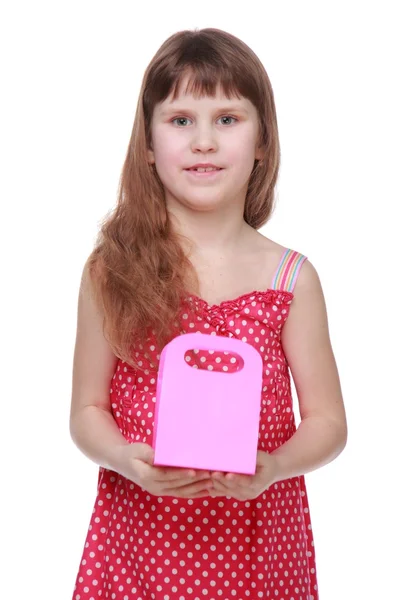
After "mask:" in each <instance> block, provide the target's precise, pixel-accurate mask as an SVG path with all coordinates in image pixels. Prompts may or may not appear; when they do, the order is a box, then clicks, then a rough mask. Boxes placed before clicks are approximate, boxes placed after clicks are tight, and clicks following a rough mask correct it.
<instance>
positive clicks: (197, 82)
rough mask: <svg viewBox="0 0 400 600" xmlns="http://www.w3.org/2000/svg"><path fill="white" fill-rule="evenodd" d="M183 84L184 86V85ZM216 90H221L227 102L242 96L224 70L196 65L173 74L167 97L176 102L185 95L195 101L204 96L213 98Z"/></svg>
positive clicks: (229, 75)
mask: <svg viewBox="0 0 400 600" xmlns="http://www.w3.org/2000/svg"><path fill="white" fill-rule="evenodd" d="M185 82H186V85H184V83H185ZM218 88H220V89H221V90H222V92H223V94H224V96H226V98H228V99H229V100H231V99H232V98H234V97H236V98H238V99H239V98H240V96H243V94H241V93H240V91H239V88H238V85H237V84H235V83H234V79H233V78H232V75H231V74H230V73H229V71H228V70H227V69H226V68H224V67H220V68H216V67H214V66H211V65H208V64H205V65H204V64H203V65H199V64H197V65H193V66H185V67H184V68H183V69H182V70H181V71H180V72H179V73H177V74H175V77H174V81H173V83H172V82H171V87H170V90H169V91H168V93H167V96H169V95H170V94H171V96H172V101H174V100H176V99H177V98H178V96H180V95H184V96H186V95H187V94H189V95H192V96H193V97H194V98H196V99H200V98H203V97H205V96H206V97H210V98H215V96H216V94H217V89H218ZM167 96H166V97H167Z"/></svg>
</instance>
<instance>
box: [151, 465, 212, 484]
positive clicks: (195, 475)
mask: <svg viewBox="0 0 400 600" xmlns="http://www.w3.org/2000/svg"><path fill="white" fill-rule="evenodd" d="M153 469H154V471H153V474H154V479H155V480H156V481H161V482H164V481H179V480H182V479H189V480H192V481H193V480H195V481H196V480H200V479H206V478H207V477H209V476H210V474H209V472H208V471H196V470H195V469H183V468H175V467H153Z"/></svg>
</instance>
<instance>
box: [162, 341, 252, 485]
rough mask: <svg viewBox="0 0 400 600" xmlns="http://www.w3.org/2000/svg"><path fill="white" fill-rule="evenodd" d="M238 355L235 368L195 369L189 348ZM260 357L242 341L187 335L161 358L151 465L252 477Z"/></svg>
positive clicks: (169, 348) (168, 345)
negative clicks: (189, 361) (225, 369)
mask: <svg viewBox="0 0 400 600" xmlns="http://www.w3.org/2000/svg"><path fill="white" fill-rule="evenodd" d="M193 349H198V350H214V351H218V352H229V353H234V354H236V355H237V357H238V359H239V360H238V369H239V370H237V371H235V372H228V373H226V372H218V371H216V370H212V371H211V370H206V369H200V368H197V369H196V368H193V367H192V366H191V365H190V364H188V363H187V362H186V360H185V354H186V353H187V352H188V351H189V350H193ZM262 369H263V365H262V359H261V356H260V354H259V353H258V352H257V350H256V349H255V348H254V347H253V346H251V345H250V344H247V343H245V342H242V341H240V340H237V339H234V338H228V337H222V336H214V335H205V334H202V333H188V334H183V335H180V336H178V337H176V338H174V339H173V340H172V341H171V342H170V343H169V344H167V345H166V346H165V347H164V349H163V351H162V353H161V357H160V366H159V371H158V379H157V395H156V408H155V421H154V435H153V449H154V453H155V456H154V464H155V465H163V466H171V467H172V466H173V467H185V468H194V469H205V470H211V471H223V472H234V473H244V474H249V475H253V474H254V473H255V470H256V458H257V446H258V430H259V419H260V409H261V389H262Z"/></svg>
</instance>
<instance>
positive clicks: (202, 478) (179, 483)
mask: <svg viewBox="0 0 400 600" xmlns="http://www.w3.org/2000/svg"><path fill="white" fill-rule="evenodd" d="M207 480H208V481H210V482H211V478H210V476H209V475H199V476H197V477H188V478H187V479H174V480H173V481H167V482H163V483H164V488H165V489H176V488H183V487H185V486H187V485H191V484H193V483H203V484H205V482H206V481H207ZM158 483H160V482H158ZM211 483H212V482H211Z"/></svg>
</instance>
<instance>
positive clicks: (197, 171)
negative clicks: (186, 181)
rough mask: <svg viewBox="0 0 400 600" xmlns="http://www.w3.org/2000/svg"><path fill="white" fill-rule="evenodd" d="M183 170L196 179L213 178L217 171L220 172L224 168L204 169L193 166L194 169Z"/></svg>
mask: <svg viewBox="0 0 400 600" xmlns="http://www.w3.org/2000/svg"><path fill="white" fill-rule="evenodd" d="M185 171H186V172H187V173H189V175H191V176H192V177H195V178H198V179H210V178H214V177H217V176H218V174H219V173H221V171H224V169H222V168H220V167H212V168H211V167H207V168H206V169H204V168H194V169H185Z"/></svg>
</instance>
